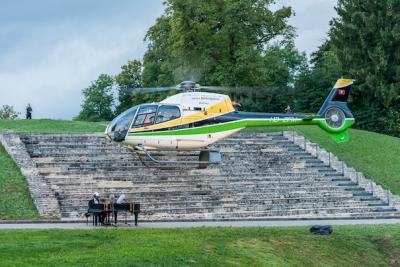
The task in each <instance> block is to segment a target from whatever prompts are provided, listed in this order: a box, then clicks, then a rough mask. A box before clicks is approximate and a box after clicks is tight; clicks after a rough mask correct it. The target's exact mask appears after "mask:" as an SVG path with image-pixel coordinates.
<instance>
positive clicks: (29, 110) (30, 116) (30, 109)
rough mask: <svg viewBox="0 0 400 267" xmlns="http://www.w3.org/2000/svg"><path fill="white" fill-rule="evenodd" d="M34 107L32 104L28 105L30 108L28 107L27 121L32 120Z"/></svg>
mask: <svg viewBox="0 0 400 267" xmlns="http://www.w3.org/2000/svg"><path fill="white" fill-rule="evenodd" d="M32 111H33V109H32V107H31V104H29V103H28V106H27V107H26V119H27V120H31V119H32Z"/></svg>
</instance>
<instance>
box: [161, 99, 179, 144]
mask: <svg viewBox="0 0 400 267" xmlns="http://www.w3.org/2000/svg"><path fill="white" fill-rule="evenodd" d="M180 117H181V110H180V108H179V107H178V106H173V105H161V106H159V107H158V110H157V117H156V121H155V124H159V123H165V122H168V121H172V120H176V119H179V118H180ZM178 121H179V123H180V120H178ZM174 125H175V123H173V124H172V125H169V126H170V127H171V126H172V127H173V126H174ZM168 129H169V128H168ZM156 145H157V146H159V147H169V148H175V147H176V146H177V141H176V136H173V135H166V136H160V137H159V139H158V140H157V144H156Z"/></svg>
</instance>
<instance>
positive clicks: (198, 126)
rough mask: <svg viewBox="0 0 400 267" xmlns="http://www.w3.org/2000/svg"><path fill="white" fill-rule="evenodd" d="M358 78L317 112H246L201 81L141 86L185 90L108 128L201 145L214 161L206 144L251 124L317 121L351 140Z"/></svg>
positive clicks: (146, 146)
mask: <svg viewBox="0 0 400 267" xmlns="http://www.w3.org/2000/svg"><path fill="white" fill-rule="evenodd" d="M353 82H354V80H351V79H339V80H337V82H336V84H335V86H334V87H333V89H332V90H331V92H330V93H329V95H328V97H327V98H326V100H325V102H324V103H323V105H322V107H321V108H320V110H319V111H318V113H317V114H315V115H305V114H288V113H260V112H242V111H237V110H236V109H235V105H236V103H234V102H233V101H231V99H230V97H229V96H228V95H225V94H220V93H211V92H210V91H219V92H220V91H223V90H224V89H225V88H224V87H215V86H200V85H199V84H196V83H195V82H192V81H185V82H182V83H180V84H179V85H177V86H176V87H159V88H140V92H159V91H166V90H171V89H176V90H178V91H183V92H180V93H178V94H175V95H173V96H170V97H167V98H166V99H164V100H163V101H161V102H159V103H146V104H141V105H138V106H134V107H132V108H130V109H128V110H127V111H125V112H123V113H122V114H120V115H119V116H118V117H116V118H115V119H114V120H113V121H112V122H111V123H109V125H108V126H107V129H106V131H105V134H106V135H107V136H108V137H109V138H110V139H111V140H113V141H115V142H119V143H122V144H125V145H128V146H130V147H132V148H135V149H137V150H140V151H144V152H145V153H146V154H147V155H148V156H149V157H150V158H151V159H152V160H153V161H155V162H159V163H161V161H158V160H156V159H154V158H153V157H151V155H150V154H149V153H148V151H150V150H176V151H179V150H195V149H197V150H201V153H200V160H199V162H203V163H216V162H218V161H219V160H220V155H219V153H218V151H215V150H209V149H207V147H208V146H209V145H211V144H213V143H215V142H217V141H219V140H221V139H223V138H226V137H228V136H230V135H232V134H234V133H236V132H238V131H240V130H242V129H244V128H247V127H260V126H261V127H262V126H295V125H317V126H319V127H321V128H322V129H323V130H325V131H326V132H328V133H329V134H330V136H331V137H332V138H333V139H334V140H335V141H336V142H338V143H341V142H346V141H348V140H349V134H348V130H347V129H348V128H349V127H350V126H352V125H353V124H354V123H355V120H354V117H353V115H352V114H351V111H350V109H349V108H348V106H347V100H348V97H349V94H350V89H351V86H352V84H353ZM202 90H206V91H207V92H206V91H202Z"/></svg>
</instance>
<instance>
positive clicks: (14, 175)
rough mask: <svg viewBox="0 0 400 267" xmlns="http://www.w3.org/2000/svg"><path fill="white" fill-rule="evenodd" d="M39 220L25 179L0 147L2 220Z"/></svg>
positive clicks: (0, 208)
mask: <svg viewBox="0 0 400 267" xmlns="http://www.w3.org/2000/svg"><path fill="white" fill-rule="evenodd" d="M37 218H39V215H38V213H37V210H36V207H35V205H34V204H33V202H32V200H31V197H30V194H29V191H28V186H27V184H26V180H25V178H24V177H23V176H22V174H21V172H20V171H19V169H18V167H17V165H15V162H14V161H13V160H12V159H11V157H10V156H9V155H8V154H7V152H6V151H5V150H4V147H3V146H2V145H0V220H4V219H9V220H17V219H37Z"/></svg>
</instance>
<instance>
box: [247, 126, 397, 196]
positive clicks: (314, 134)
mask: <svg viewBox="0 0 400 267" xmlns="http://www.w3.org/2000/svg"><path fill="white" fill-rule="evenodd" d="M292 130H295V131H297V132H299V133H300V134H302V135H304V136H306V137H307V138H308V139H310V140H311V141H312V142H315V143H318V144H320V145H321V146H322V147H324V148H325V149H326V150H328V151H330V152H332V153H334V154H335V155H336V156H338V157H339V158H340V159H342V160H344V161H346V163H347V164H348V165H349V166H352V167H354V168H355V169H357V170H358V171H361V172H363V173H364V174H365V175H366V176H367V177H369V178H371V179H373V180H374V181H375V182H376V183H377V184H380V185H382V186H383V187H384V188H386V189H390V190H391V191H392V192H393V193H395V194H398V195H400V138H397V137H392V136H388V135H383V134H378V133H373V132H367V131H362V130H357V129H350V141H349V142H347V143H342V144H337V143H336V142H334V141H333V140H332V139H331V138H330V136H329V134H327V133H326V132H324V131H323V130H321V129H320V128H319V127H316V126H298V127H271V128H253V129H247V131H252V132H268V131H292Z"/></svg>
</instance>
